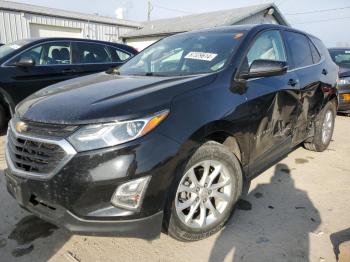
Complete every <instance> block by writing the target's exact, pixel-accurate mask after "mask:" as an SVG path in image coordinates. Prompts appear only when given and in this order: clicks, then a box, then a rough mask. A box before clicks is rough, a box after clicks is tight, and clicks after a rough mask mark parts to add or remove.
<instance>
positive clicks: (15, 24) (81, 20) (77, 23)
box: [0, 1, 141, 43]
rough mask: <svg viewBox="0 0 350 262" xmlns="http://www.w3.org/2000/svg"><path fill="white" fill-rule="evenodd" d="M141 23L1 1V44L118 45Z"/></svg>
mask: <svg viewBox="0 0 350 262" xmlns="http://www.w3.org/2000/svg"><path fill="white" fill-rule="evenodd" d="M140 26H141V24H140V23H138V22H132V21H127V20H123V19H117V18H112V17H103V16H98V15H90V14H83V13H77V12H70V11H64V10H59V9H53V8H47V7H41V6H35V5H28V4H22V3H15V2H8V1H0V42H1V43H10V42H13V41H15V40H19V39H23V38H30V37H51V36H54V37H76V38H89V39H94V40H104V41H111V42H118V41H119V40H120V35H121V34H125V33H127V32H128V31H130V30H135V29H138V28H140Z"/></svg>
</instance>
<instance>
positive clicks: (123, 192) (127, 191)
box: [111, 176, 151, 211]
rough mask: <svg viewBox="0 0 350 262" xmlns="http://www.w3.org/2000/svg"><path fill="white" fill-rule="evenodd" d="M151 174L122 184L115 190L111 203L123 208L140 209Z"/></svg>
mask: <svg viewBox="0 0 350 262" xmlns="http://www.w3.org/2000/svg"><path fill="white" fill-rule="evenodd" d="M150 180H151V177H150V176H147V177H142V178H138V179H135V180H132V181H129V182H126V183H124V184H121V185H120V186H119V187H118V188H117V189H116V191H115V192H114V194H113V196H112V199H111V203H112V204H113V205H114V206H116V207H120V208H123V209H127V210H131V211H139V210H140V208H141V205H142V202H143V198H144V195H145V192H146V189H147V187H148V184H149V181H150Z"/></svg>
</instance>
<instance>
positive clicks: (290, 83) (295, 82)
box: [288, 79, 299, 86]
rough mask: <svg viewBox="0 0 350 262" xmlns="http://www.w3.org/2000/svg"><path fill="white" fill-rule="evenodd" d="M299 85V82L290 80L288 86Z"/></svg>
mask: <svg viewBox="0 0 350 262" xmlns="http://www.w3.org/2000/svg"><path fill="white" fill-rule="evenodd" d="M297 84H299V81H298V80H296V79H289V80H288V85H289V86H296V85H297Z"/></svg>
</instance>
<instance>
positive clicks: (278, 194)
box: [0, 117, 350, 262]
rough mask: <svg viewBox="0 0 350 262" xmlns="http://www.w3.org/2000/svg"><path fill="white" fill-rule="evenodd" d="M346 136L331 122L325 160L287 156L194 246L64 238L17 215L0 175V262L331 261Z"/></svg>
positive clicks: (344, 190)
mask: <svg viewBox="0 0 350 262" xmlns="http://www.w3.org/2000/svg"><path fill="white" fill-rule="evenodd" d="M349 130H350V118H346V117H338V118H337V122H336V131H335V135H334V141H333V142H332V143H331V145H330V148H329V149H328V150H327V151H326V152H324V153H314V152H310V151H306V150H304V149H303V148H299V149H298V150H296V151H295V152H293V153H291V154H290V155H289V156H288V157H287V158H285V159H284V160H282V161H281V162H280V163H279V164H277V165H276V166H274V167H272V168H270V169H269V170H267V171H266V172H265V173H263V174H262V175H261V176H259V177H258V178H256V179H255V180H254V181H253V184H252V188H251V190H250V192H249V194H248V196H247V197H246V198H245V201H241V202H240V205H239V210H237V211H236V212H235V214H234V216H233V217H232V218H231V220H230V221H229V223H228V225H227V226H226V227H225V228H224V229H223V230H222V231H221V232H219V233H218V234H216V235H214V236H212V237H211V238H209V239H206V240H203V241H200V242H195V243H181V242H177V241H175V240H173V239H171V238H169V237H168V236H166V235H162V236H161V237H160V239H158V240H155V241H153V242H147V241H144V240H139V239H127V238H102V237H84V236H71V235H70V234H69V233H67V232H65V231H64V230H62V229H57V228H55V227H54V226H52V225H50V224H48V223H45V222H44V221H42V220H40V219H37V218H35V217H33V216H30V214H28V213H26V212H25V211H22V210H21V209H20V208H19V207H18V206H17V204H16V202H15V201H14V200H13V199H12V198H11V197H10V196H9V195H8V194H7V192H6V189H5V186H4V178H3V176H2V174H1V175H0V261H3V262H7V261H47V260H50V261H223V260H224V261H248V262H255V261H259V262H260V261H270V262H273V261H336V258H335V253H336V252H337V247H338V245H339V244H340V243H341V242H343V241H345V240H350V205H349V201H350V197H349V196H350V142H349V140H350V136H349ZM1 141H2V145H1V147H3V138H2V139H1ZM1 152H3V149H2V148H1ZM0 168H1V169H3V168H5V163H4V156H3V154H1V156H0ZM333 249H334V250H333Z"/></svg>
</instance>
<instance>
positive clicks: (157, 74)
mask: <svg viewBox="0 0 350 262" xmlns="http://www.w3.org/2000/svg"><path fill="white" fill-rule="evenodd" d="M145 76H166V75H162V74H159V73H154V72H146V73H145Z"/></svg>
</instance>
